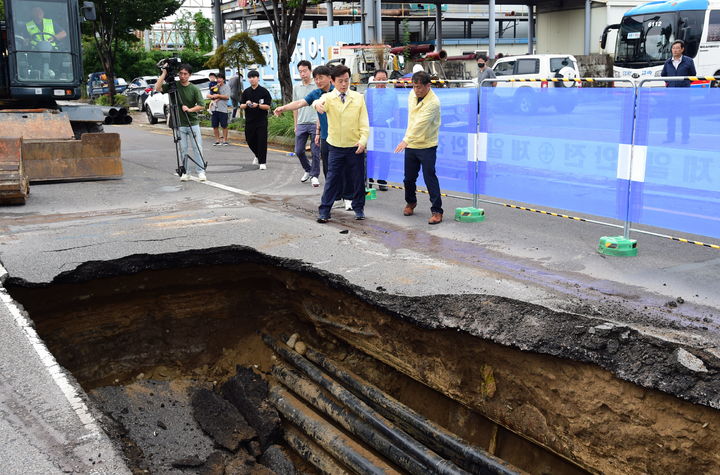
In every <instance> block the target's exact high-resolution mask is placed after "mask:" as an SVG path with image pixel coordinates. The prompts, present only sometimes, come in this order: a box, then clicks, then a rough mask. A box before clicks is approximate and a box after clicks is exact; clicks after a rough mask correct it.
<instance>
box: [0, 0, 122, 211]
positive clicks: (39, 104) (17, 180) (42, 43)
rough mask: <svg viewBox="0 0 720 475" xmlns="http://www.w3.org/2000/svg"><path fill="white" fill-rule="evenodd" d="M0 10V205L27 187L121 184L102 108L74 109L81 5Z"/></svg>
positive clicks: (89, 14) (74, 0)
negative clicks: (111, 180)
mask: <svg viewBox="0 0 720 475" xmlns="http://www.w3.org/2000/svg"><path fill="white" fill-rule="evenodd" d="M4 4H5V5H4V10H2V11H0V205H2V204H24V203H25V201H26V199H27V196H28V193H29V183H32V182H43V181H64V180H87V179H107V178H120V177H122V174H123V169H122V161H121V158H120V136H119V135H118V134H116V133H105V132H103V127H102V123H103V121H104V113H103V110H102V109H101V108H100V107H96V106H91V105H87V104H73V103H72V102H71V101H73V100H76V99H79V98H80V85H81V81H82V77H83V70H82V59H81V41H80V36H81V32H80V22H81V21H83V20H87V21H92V20H95V5H94V4H93V3H92V2H82V4H80V3H79V1H78V0H5V1H4Z"/></svg>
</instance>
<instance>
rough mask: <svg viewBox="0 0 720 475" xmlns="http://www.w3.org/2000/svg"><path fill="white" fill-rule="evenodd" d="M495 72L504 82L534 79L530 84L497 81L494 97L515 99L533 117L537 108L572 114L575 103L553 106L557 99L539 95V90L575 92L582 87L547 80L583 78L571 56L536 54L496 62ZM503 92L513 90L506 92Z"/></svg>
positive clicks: (572, 82) (519, 108)
mask: <svg viewBox="0 0 720 475" xmlns="http://www.w3.org/2000/svg"><path fill="white" fill-rule="evenodd" d="M492 69H493V72H494V73H495V76H496V77H497V78H502V79H535V80H536V81H531V82H507V81H498V82H497V83H496V90H495V93H496V94H498V95H507V97H508V98H512V99H513V102H514V103H515V105H516V106H517V108H518V110H520V112H525V113H529V114H531V113H533V112H535V111H537V109H538V107H550V106H554V107H555V109H556V110H557V111H558V112H571V111H572V110H573V108H574V107H575V103H574V101H571V100H565V101H562V102H558V103H554V102H553V101H554V100H555V99H556V97H557V96H550V95H547V94H540V93H539V92H540V91H537V89H544V88H548V87H564V88H574V87H578V86H580V83H577V82H575V81H570V82H553V81H547V79H552V78H557V79H575V78H579V77H580V70H579V68H578V65H577V60H576V59H575V57H574V56H572V55H568V54H533V55H526V56H509V57H505V58H499V59H497V60H495V64H493V67H492ZM503 88H513V91H512V92H510V91H507V92H506V91H505V90H503Z"/></svg>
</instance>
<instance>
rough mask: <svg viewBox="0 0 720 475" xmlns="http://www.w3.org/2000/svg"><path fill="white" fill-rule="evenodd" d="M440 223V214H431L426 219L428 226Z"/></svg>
mask: <svg viewBox="0 0 720 475" xmlns="http://www.w3.org/2000/svg"><path fill="white" fill-rule="evenodd" d="M440 223H442V213H433V214H432V216H430V219H428V224H440Z"/></svg>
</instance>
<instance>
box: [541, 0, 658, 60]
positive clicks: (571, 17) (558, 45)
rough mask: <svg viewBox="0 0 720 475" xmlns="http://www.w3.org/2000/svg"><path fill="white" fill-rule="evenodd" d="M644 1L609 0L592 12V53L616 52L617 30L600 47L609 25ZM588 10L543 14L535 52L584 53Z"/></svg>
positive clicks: (618, 20) (580, 9)
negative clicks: (617, 0)
mask: <svg viewBox="0 0 720 475" xmlns="http://www.w3.org/2000/svg"><path fill="white" fill-rule="evenodd" d="M643 3H646V2H644V1H633V0H630V1H627V0H626V1H619V2H608V3H607V4H605V5H602V6H597V7H594V8H593V9H592V11H591V24H590V53H608V54H614V52H615V38H616V36H617V34H616V32H615V31H613V32H611V33H610V34H609V35H608V43H607V45H606V48H605V50H601V49H600V37H601V36H602V32H603V30H604V29H605V27H606V26H607V25H611V24H615V23H619V22H620V20H621V19H622V16H623V14H624V13H625V12H626V11H628V10H630V9H631V8H633V7H635V6H637V5H641V4H643ZM584 35H585V9H584V8H579V9H572V10H560V11H552V12H547V13H540V14H539V15H538V17H537V31H536V52H537V53H568V54H573V55H579V54H583V53H584V51H585V37H584Z"/></svg>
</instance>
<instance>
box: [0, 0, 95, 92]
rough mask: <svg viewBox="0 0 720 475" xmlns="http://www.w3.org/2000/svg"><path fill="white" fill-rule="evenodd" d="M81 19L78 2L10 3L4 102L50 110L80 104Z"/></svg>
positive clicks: (17, 0)
mask: <svg viewBox="0 0 720 475" xmlns="http://www.w3.org/2000/svg"><path fill="white" fill-rule="evenodd" d="M91 13H92V12H91ZM79 17H80V11H79V9H78V3H77V1H70V0H5V30H6V32H5V33H6V34H4V35H3V42H4V43H5V44H4V45H2V46H3V48H2V51H3V55H4V56H5V57H4V58H3V68H2V73H1V74H2V75H3V76H5V79H6V80H5V81H3V83H4V85H5V86H6V87H5V88H4V90H0V98H2V99H8V100H11V101H14V102H17V101H25V102H26V103H27V102H28V101H29V102H37V103H38V104H43V103H45V105H50V104H51V103H52V101H54V100H60V99H62V100H66V99H79V98H80V82H81V81H82V61H81V55H80V52H81V44H80V22H79V21H78V20H79Z"/></svg>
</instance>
